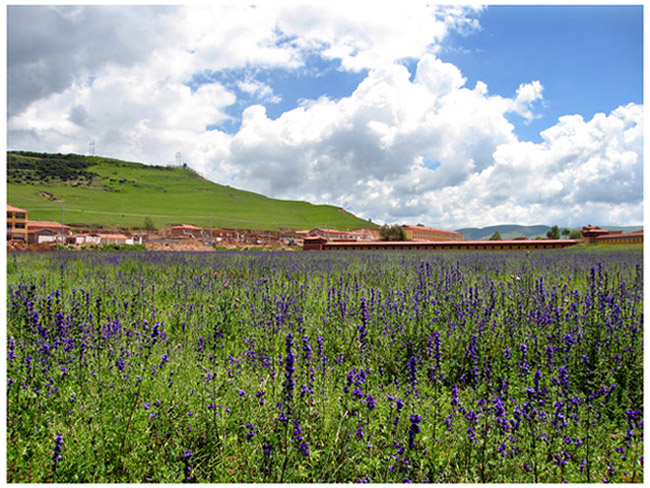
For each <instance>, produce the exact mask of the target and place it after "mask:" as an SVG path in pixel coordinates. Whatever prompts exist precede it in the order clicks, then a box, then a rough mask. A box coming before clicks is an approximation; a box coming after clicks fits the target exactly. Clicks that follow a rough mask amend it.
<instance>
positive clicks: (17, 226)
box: [14, 222, 25, 229]
mask: <svg viewBox="0 0 650 488" xmlns="http://www.w3.org/2000/svg"><path fill="white" fill-rule="evenodd" d="M24 228H25V222H16V223H15V224H14V229H24Z"/></svg>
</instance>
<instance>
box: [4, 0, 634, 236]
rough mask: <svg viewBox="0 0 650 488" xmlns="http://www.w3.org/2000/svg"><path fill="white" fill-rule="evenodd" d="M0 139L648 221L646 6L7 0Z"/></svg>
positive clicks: (481, 221) (451, 219)
mask: <svg viewBox="0 0 650 488" xmlns="http://www.w3.org/2000/svg"><path fill="white" fill-rule="evenodd" d="M6 23H7V105H6V106H7V148H8V149H9V150H31V151H42V152H61V153H77V154H89V152H90V151H91V144H90V143H91V141H92V142H93V143H94V144H93V146H92V147H93V148H94V149H93V150H94V153H95V154H96V155H101V156H107V157H113V158H118V159H123V160H127V161H137V162H142V163H145V164H172V163H175V161H176V155H177V153H180V158H181V161H182V162H183V163H186V164H188V165H189V166H190V167H192V168H193V169H195V170H196V171H197V172H199V173H200V174H201V175H203V176H204V177H206V178H208V179H210V180H212V181H214V182H217V183H220V184H225V185H230V186H233V187H236V188H240V189H244V190H250V191H255V192H258V193H262V194H264V195H267V196H269V197H273V198H281V199H291V200H304V201H309V202H311V203H315V204H331V205H336V206H340V207H343V208H345V209H346V210H348V211H350V212H352V213H354V214H355V215H357V216H360V217H362V218H366V219H372V221H373V222H376V223H380V224H382V223H388V224H392V223H401V224H424V225H427V226H431V227H436V228H442V229H459V228H463V227H485V226H489V225H498V224H505V223H509V224H521V225H535V224H547V225H554V224H558V225H561V226H571V227H580V226H582V225H587V224H594V225H602V226H606V225H608V224H609V225H640V224H642V223H643V112H644V110H643V7H642V6H640V5H637V6H633V5H632V6H620V5H619V6H616V5H615V6H572V7H568V6H559V5H555V6H526V5H509V6H508V5H506V6H490V5H488V6H471V7H461V6H458V5H448V6H439V5H430V4H427V3H425V2H405V3H399V4H398V2H372V3H367V2H339V1H335V0H333V1H330V2H327V3H322V2H315V1H307V2H305V3H304V4H302V5H298V4H296V3H293V2H292V3H287V2H259V3H248V4H243V3H241V4H239V5H233V4H230V5H228V4H216V5H212V6H197V5H184V6H138V7H136V6H128V5H122V6H78V5H72V6H53V5H45V6H32V5H13V6H12V5H10V6H8V7H7V19H6Z"/></svg>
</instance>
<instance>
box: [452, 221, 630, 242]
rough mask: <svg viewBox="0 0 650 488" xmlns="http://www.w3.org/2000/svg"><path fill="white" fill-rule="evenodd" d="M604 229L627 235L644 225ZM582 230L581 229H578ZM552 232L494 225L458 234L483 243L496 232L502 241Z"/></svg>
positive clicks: (535, 227) (543, 228) (543, 227)
mask: <svg viewBox="0 0 650 488" xmlns="http://www.w3.org/2000/svg"><path fill="white" fill-rule="evenodd" d="M559 227H560V230H562V229H564V227H563V226H561V225H560V226H559ZM599 227H602V228H603V229H608V230H621V231H623V232H625V233H627V232H635V231H637V230H643V226H642V225H636V226H634V225H633V226H629V225H628V226H620V225H619V226H617V225H601V226H599ZM569 229H570V230H573V228H572V227H569ZM576 229H578V230H579V229H580V228H576ZM549 230H551V226H549V225H513V224H505V225H492V226H490V227H483V228H482V229H479V228H477V227H467V228H464V229H457V230H456V232H460V233H461V234H463V236H465V240H468V241H482V240H487V239H489V238H490V237H492V235H493V234H494V233H495V232H496V231H499V234H501V239H504V240H505V239H515V238H517V237H527V238H529V239H534V238H536V237H546V233H547V232H548V231H549Z"/></svg>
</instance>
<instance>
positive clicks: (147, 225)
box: [144, 217, 156, 232]
mask: <svg viewBox="0 0 650 488" xmlns="http://www.w3.org/2000/svg"><path fill="white" fill-rule="evenodd" d="M144 230H146V231H147V232H153V231H155V230H156V225H155V224H154V223H153V219H152V218H151V217H145V218H144Z"/></svg>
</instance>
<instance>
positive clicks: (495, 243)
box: [327, 239, 578, 248]
mask: <svg viewBox="0 0 650 488" xmlns="http://www.w3.org/2000/svg"><path fill="white" fill-rule="evenodd" d="M558 242H561V243H564V244H568V243H571V244H576V243H577V242H578V241H577V240H575V239H527V240H525V241H521V240H514V239H513V240H503V241H489V240H488V241H372V242H337V241H327V245H328V246H331V245H334V246H372V245H378V244H381V245H389V246H409V247H417V246H426V245H427V244H441V245H445V246H451V247H460V248H463V247H467V246H476V245H485V244H487V245H489V246H498V245H503V244H506V245H511V244H516V245H522V244H523V245H526V244H544V243H558Z"/></svg>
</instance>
